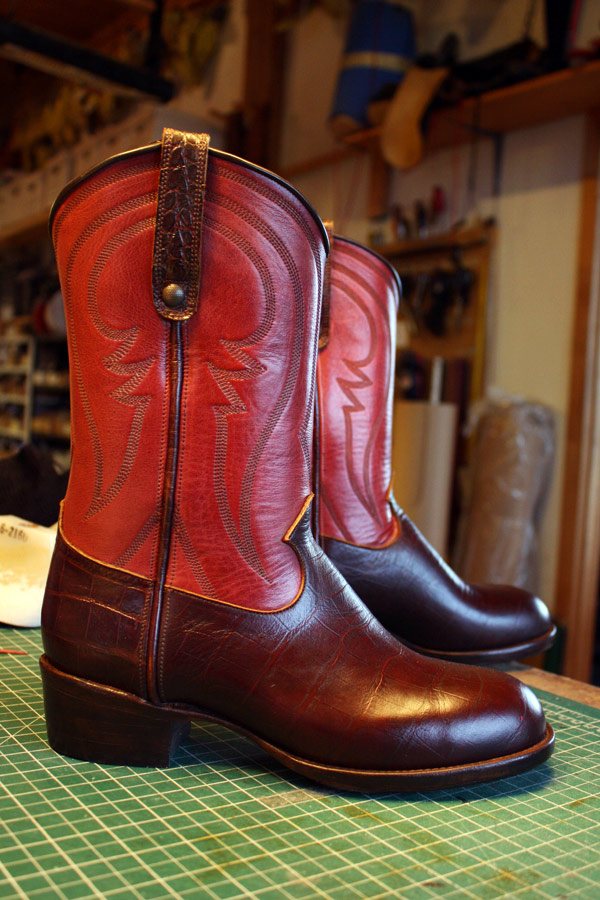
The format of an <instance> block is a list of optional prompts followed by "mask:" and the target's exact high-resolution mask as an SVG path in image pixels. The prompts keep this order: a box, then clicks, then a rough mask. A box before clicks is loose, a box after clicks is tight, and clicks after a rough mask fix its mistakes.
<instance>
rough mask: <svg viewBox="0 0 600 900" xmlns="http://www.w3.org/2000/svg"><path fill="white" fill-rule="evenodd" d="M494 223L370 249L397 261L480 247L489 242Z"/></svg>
mask: <svg viewBox="0 0 600 900" xmlns="http://www.w3.org/2000/svg"><path fill="white" fill-rule="evenodd" d="M493 232H494V222H493V221H492V220H488V221H486V222H483V223H482V224H481V225H474V226H473V227H471V228H462V229H460V230H459V229H456V230H454V231H446V232H444V233H442V234H432V235H428V236H427V237H422V238H411V239H410V240H405V241H392V242H390V243H389V244H379V245H376V244H373V245H372V249H373V250H374V251H375V252H376V253H379V255H380V256H384V257H385V258H386V259H399V258H402V257H403V256H420V255H422V254H434V253H448V252H450V251H451V250H454V249H455V248H467V247H469V248H470V247H480V246H481V245H482V244H486V243H488V241H490V240H491V238H492V236H493Z"/></svg>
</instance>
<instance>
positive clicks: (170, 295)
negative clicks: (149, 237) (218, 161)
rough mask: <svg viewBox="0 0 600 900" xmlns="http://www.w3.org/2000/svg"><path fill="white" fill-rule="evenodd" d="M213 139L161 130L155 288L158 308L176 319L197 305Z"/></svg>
mask: <svg viewBox="0 0 600 900" xmlns="http://www.w3.org/2000/svg"><path fill="white" fill-rule="evenodd" d="M209 141H210V137H209V135H207V134H189V133H187V132H184V131H175V130H174V129H172V128H165V129H164V131H163V136H162V152H161V160H160V180H159V185H158V203H157V208H156V230H155V235H154V257H153V262H152V293H153V297H154V306H155V307H156V311H157V313H158V314H159V315H160V316H162V317H163V318H164V319H170V320H172V321H182V320H185V319H189V318H190V317H191V316H193V315H194V313H195V312H196V309H197V308H198V299H199V293H200V277H201V267H202V219H203V213H204V196H205V193H206V172H207V166H208V145H209Z"/></svg>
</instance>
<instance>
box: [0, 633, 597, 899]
mask: <svg viewBox="0 0 600 900" xmlns="http://www.w3.org/2000/svg"><path fill="white" fill-rule="evenodd" d="M0 642H1V643H2V645H3V646H6V647H13V648H14V649H23V650H27V651H28V654H29V655H27V656H2V657H0V897H1V898H4V897H6V898H8V897H11V898H12V897H22V898H30V897H31V898H40V900H41V898H44V900H46V898H54V897H56V898H60V900H77V898H87V897H110V898H118V900H120V898H123V900H124V898H140V900H151V898H155V897H169V896H171V897H179V896H182V897H186V896H187V897H198V896H200V897H208V898H215V900H219V898H232V897H241V896H252V897H254V896H256V897H260V898H261V900H275V898H277V900H279V898H284V900H296V898H312V897H326V898H329V897H332V898H340V900H341V898H354V897H356V898H362V897H386V896H389V895H391V894H397V895H400V896H402V897H408V898H411V900H412V898H419V900H420V898H423V900H425V898H431V897H439V896H443V897H457V898H458V897H461V898H462V897H466V898H473V900H475V898H476V900H482V898H483V900H486V898H494V897H509V896H510V897H519V898H525V900H528V898H545V897H577V898H588V897H589V898H590V900H591V898H594V900H596V898H597V897H598V896H600V712H598V711H597V710H592V709H590V708H589V707H584V706H581V705H579V704H576V703H572V702H569V701H566V700H562V699H561V698H557V697H553V696H550V695H544V694H542V698H543V700H544V704H545V708H546V711H547V714H548V718H549V719H550V721H551V722H552V724H553V725H554V726H555V729H556V731H557V750H556V753H555V756H554V757H553V758H552V759H551V760H550V762H549V763H547V764H545V765H544V766H541V767H539V768H538V769H534V770H532V771H531V772H527V773H524V774H523V775H520V776H517V777H514V778H511V779H505V780H503V781H500V782H495V783H492V784H488V785H482V786H480V787H471V788H460V789H456V790H446V791H437V792H435V793H433V794H429V795H426V794H417V795H406V794H405V795H394V796H383V795H380V796H372V797H365V796H361V795H351V794H338V793H336V792H334V791H330V790H327V789H324V788H323V789H321V788H318V787H316V786H312V785H310V784H309V783H308V782H305V781H303V780H301V779H300V778H296V777H295V776H293V775H292V774H291V773H289V772H288V771H287V770H285V769H283V768H282V767H280V766H279V765H278V764H276V763H274V762H273V761H272V760H271V759H270V758H269V757H267V756H266V755H265V754H264V753H263V752H262V751H261V750H260V749H259V748H257V747H255V746H254V745H253V744H251V743H249V742H247V741H245V740H244V739H242V738H240V737H238V736H237V735H235V734H233V733H232V732H229V731H227V730H225V729H223V728H220V727H217V726H214V725H208V724H207V725H204V726H194V728H193V730H192V735H191V737H190V739H189V740H188V741H187V742H186V743H185V744H184V746H183V747H182V748H181V749H180V750H179V751H178V754H177V757H176V764H175V765H173V766H172V767H170V768H168V769H132V768H126V767H119V766H112V767H109V766H98V765H93V764H90V763H83V762H77V761H75V760H69V759H66V758H63V757H60V756H58V755H57V754H55V753H53V752H52V751H51V750H50V749H49V748H48V746H47V744H46V736H45V728H44V722H43V715H42V699H41V684H40V677H39V670H38V663H37V658H38V656H39V653H40V639H39V633H38V632H36V631H17V630H12V629H3V630H2V632H1V639H0Z"/></svg>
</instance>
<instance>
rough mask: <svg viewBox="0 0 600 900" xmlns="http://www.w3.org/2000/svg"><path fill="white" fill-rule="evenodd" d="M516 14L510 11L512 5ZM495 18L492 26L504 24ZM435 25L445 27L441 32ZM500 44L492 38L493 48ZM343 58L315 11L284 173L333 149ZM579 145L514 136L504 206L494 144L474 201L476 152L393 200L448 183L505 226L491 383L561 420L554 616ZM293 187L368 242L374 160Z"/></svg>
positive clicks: (545, 542)
mask: <svg viewBox="0 0 600 900" xmlns="http://www.w3.org/2000/svg"><path fill="white" fill-rule="evenodd" d="M461 2H462V0H461ZM508 4H509V5H512V6H513V9H514V2H513V0H508ZM423 5H425V6H426V3H424V4H423ZM463 5H464V4H463ZM457 6H458V11H457V15H461V16H463V18H464V10H463V9H462V7H461V6H460V3H458V4H457ZM470 7H471V8H472V7H473V5H472V4H470ZM496 7H498V4H496ZM422 12H423V10H422V9H420V10H419V14H422ZM496 12H497V15H496V16H495V17H494V21H496V20H497V19H498V17H499V15H500V11H498V10H496ZM505 12H506V10H505ZM506 21H508V19H507V20H506ZM434 24H435V26H436V28H438V25H439V23H437V22H435V23H434ZM486 34H487V36H488V37H489V35H490V34H491V32H489V30H488V32H486V33H485V34H482V35H480V42H481V41H484V39H485V38H486ZM497 34H498V29H497V28H496V30H495V31H494V35H495V39H496V38H497ZM342 49H343V27H342V24H341V23H340V22H334V21H332V20H331V19H330V18H329V17H328V16H327V15H325V14H324V13H323V12H319V11H314V12H313V13H311V14H310V15H309V16H308V17H307V18H306V19H305V20H304V21H303V22H302V24H301V25H300V26H298V27H297V29H296V32H295V34H294V36H293V39H292V44H291V57H290V68H289V72H288V84H287V92H288V97H289V101H290V102H289V104H288V106H287V111H286V118H285V121H284V156H283V159H282V166H283V167H285V166H286V165H289V164H290V163H292V162H298V160H299V159H301V158H304V159H306V158H307V157H310V156H314V155H317V154H319V153H323V152H326V151H327V150H328V149H329V148H330V147H331V146H332V142H331V137H330V135H329V133H328V129H327V124H326V118H327V114H328V111H329V107H330V104H331V98H332V95H333V90H334V84H335V71H336V63H337V60H339V57H340V55H341V52H342ZM582 137H583V120H582V119H581V118H573V119H566V120H562V121H559V122H555V123H552V124H549V125H544V126H540V127H536V128H532V129H528V130H523V131H519V132H515V133H513V134H510V135H508V136H507V138H506V140H505V146H504V154H503V164H502V186H501V194H500V196H499V197H494V196H493V188H492V185H493V156H492V148H491V142H489V141H483V142H482V143H481V145H480V146H479V148H478V164H477V180H476V191H475V197H474V198H469V196H468V191H467V177H468V167H469V152H470V151H469V147H468V146H465V147H458V148H452V149H449V150H445V151H442V152H439V153H436V154H434V155H432V156H430V157H428V158H426V159H425V160H424V161H423V162H422V164H421V165H420V166H419V167H417V168H416V169H415V170H413V171H411V172H408V173H399V172H398V173H395V175H394V178H393V184H392V196H391V198H390V199H391V200H396V201H398V202H401V203H402V204H405V205H407V206H409V207H410V206H411V205H412V203H413V202H414V201H415V200H416V199H419V198H424V197H425V198H426V197H428V196H429V193H430V191H431V187H432V186H433V185H434V184H441V185H443V186H444V187H445V189H446V191H447V194H448V198H449V205H450V209H451V210H452V212H453V214H454V216H455V218H461V217H464V216H465V215H467V214H468V213H472V212H473V211H478V212H480V213H481V214H482V215H484V216H487V215H494V216H495V217H496V218H497V221H498V226H499V235H498V244H497V248H496V253H495V261H494V266H493V272H492V277H491V284H490V307H491V308H490V313H491V315H490V336H489V337H490V340H489V356H488V361H487V363H488V384H489V385H490V386H494V387H496V388H498V389H500V390H502V391H504V392H507V393H509V394H516V395H520V396H525V397H528V398H531V399H534V400H538V401H541V402H543V403H546V404H548V405H549V406H551V407H552V409H553V410H554V411H555V413H556V419H557V426H558V434H557V437H558V457H557V465H556V470H555V477H554V482H553V489H552V494H551V498H550V503H549V506H548V509H547V512H546V516H545V520H544V527H543V534H542V541H541V558H542V584H541V589H542V593H543V596H544V597H545V598H546V599H547V601H548V602H549V603H550V604H551V605H552V604H553V603H554V582H555V574H556V571H555V570H556V557H557V541H558V534H559V518H560V500H561V492H562V470H563V457H564V424H565V416H566V412H567V405H568V384H569V365H570V360H569V354H570V340H571V329H572V319H573V301H574V287H575V275H576V249H577V226H578V211H579V197H580V186H579V183H578V178H579V171H580V161H581V153H582ZM294 181H295V184H296V185H297V187H298V188H300V190H302V191H303V192H305V193H306V195H307V197H308V198H309V199H310V200H311V201H312V202H313V203H314V204H315V206H316V207H317V209H318V210H319V211H320V212H321V214H322V215H323V216H324V217H326V218H334V220H335V222H336V229H337V230H339V231H340V232H342V233H344V234H347V235H348V236H350V237H353V238H355V239H357V240H366V239H367V235H368V231H369V222H368V220H367V218H366V197H367V187H368V169H367V160H366V157H361V156H357V157H355V158H351V159H349V160H345V161H343V162H340V163H337V164H334V165H331V166H328V167H326V168H323V169H321V170H319V171H316V172H312V173H308V174H304V175H299V176H297V177H296V178H295V179H294ZM471 200H474V203H471V202H470V201H471Z"/></svg>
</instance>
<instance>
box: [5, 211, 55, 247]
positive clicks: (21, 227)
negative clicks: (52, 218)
mask: <svg viewBox="0 0 600 900" xmlns="http://www.w3.org/2000/svg"><path fill="white" fill-rule="evenodd" d="M49 215H50V210H48V209H46V210H43V212H39V213H36V214H35V216H27V218H25V219H19V220H18V221H17V222H11V223H10V225H5V226H4V227H3V228H0V249H5V248H6V247H14V246H18V245H19V244H24V243H26V242H27V241H28V240H30V239H31V238H36V237H41V236H43V235H44V233H46V234H48V240H50V234H49V232H48V216H49Z"/></svg>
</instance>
